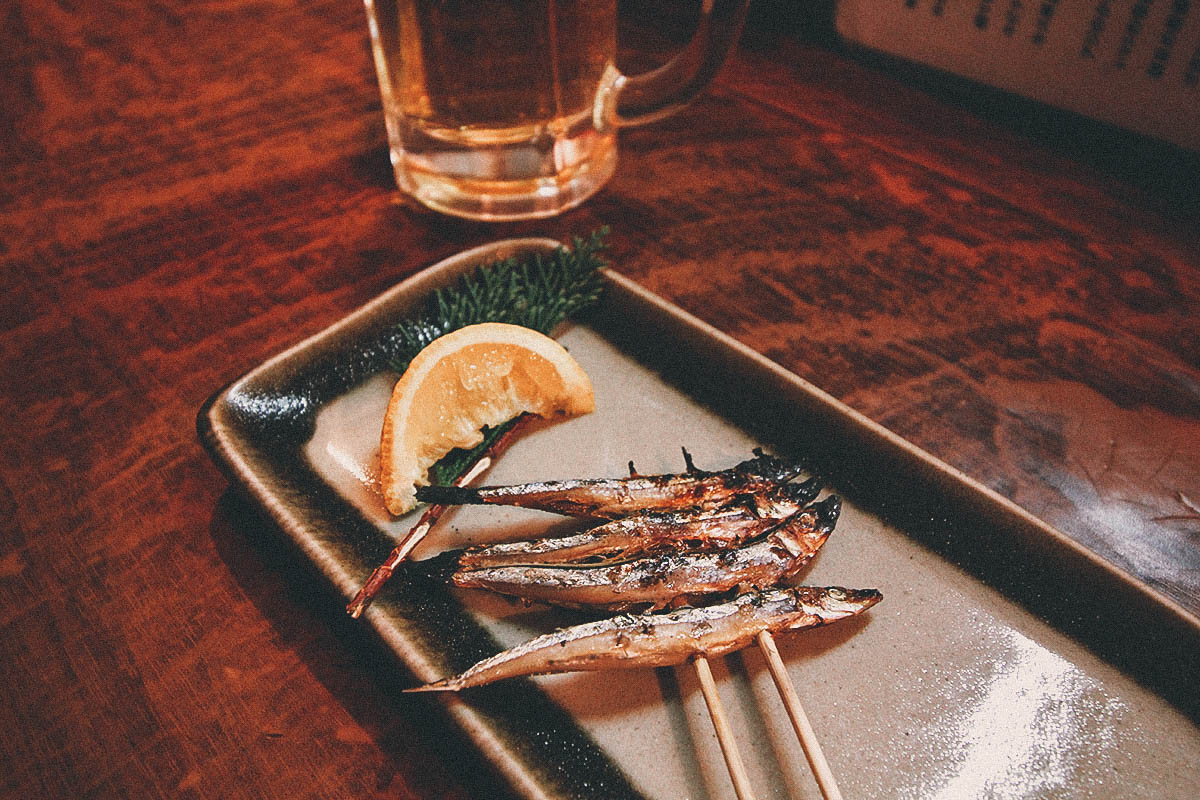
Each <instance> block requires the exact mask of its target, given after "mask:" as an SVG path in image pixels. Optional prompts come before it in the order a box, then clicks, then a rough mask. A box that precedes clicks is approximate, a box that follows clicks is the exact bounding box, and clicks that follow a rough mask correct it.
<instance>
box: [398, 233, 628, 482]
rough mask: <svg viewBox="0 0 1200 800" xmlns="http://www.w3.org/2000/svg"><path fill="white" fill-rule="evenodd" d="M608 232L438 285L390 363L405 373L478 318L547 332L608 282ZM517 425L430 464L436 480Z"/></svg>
mask: <svg viewBox="0 0 1200 800" xmlns="http://www.w3.org/2000/svg"><path fill="white" fill-rule="evenodd" d="M607 236H608V228H607V227H604V228H600V229H598V230H596V231H594V232H592V234H591V235H590V236H589V237H588V238H586V239H582V238H580V237H573V238H572V242H571V247H570V248H569V249H568V248H565V247H558V248H556V249H555V250H554V251H553V252H552V253H550V254H548V255H546V254H543V253H534V254H532V255H529V256H522V257H519V258H518V257H513V258H507V259H504V260H502V261H497V262H494V263H491V264H483V265H481V266H479V267H477V268H476V269H475V270H473V271H472V272H470V273H468V274H466V275H464V276H463V277H462V278H460V279H459V281H458V283H457V284H455V285H453V286H451V287H449V288H446V289H439V290H437V291H436V292H434V294H433V295H432V296H431V297H430V299H429V302H428V304H427V306H426V309H425V312H424V313H423V314H422V315H421V316H419V317H417V318H415V319H411V320H406V321H404V322H402V323H400V324H399V325H398V326H397V329H396V335H397V340H398V341H397V344H398V349H397V352H396V355H395V356H394V357H393V358H392V361H391V363H392V367H393V368H394V369H395V370H396V371H397V372H401V373H402V372H404V370H405V369H407V368H408V365H409V363H410V362H411V361H412V360H413V358H415V357H416V355H417V353H419V352H421V350H423V349H424V348H425V347H426V346H427V345H429V343H430V342H432V341H433V340H434V339H437V338H438V337H439V336H443V335H445V334H447V333H450V332H451V331H455V330H458V329H459V328H464V327H466V326H467V325H475V324H478V323H480V322H507V323H510V324H512V325H521V326H523V327H526V328H533V329H534V330H536V331H540V332H542V333H544V334H547V335H549V333H550V332H551V331H552V330H553V329H554V327H555V326H557V325H558V324H559V323H560V322H563V321H564V320H566V319H568V318H570V317H573V316H575V315H577V314H578V313H579V312H581V311H583V310H584V309H586V308H588V307H590V306H592V305H594V304H595V303H596V302H597V301H598V300H599V299H600V294H601V292H602V290H603V287H604V279H603V277H601V275H600V270H601V268H603V267H605V266H607V262H606V261H605V260H604V258H603V257H602V256H601V253H602V251H603V250H605V249H606V248H607V247H608V244H607V242H606V238H607ZM512 425H513V422H512V421H510V422H507V423H505V424H504V425H499V426H497V427H495V428H490V429H485V430H484V437H483V441H482V442H481V443H480V444H479V445H477V446H476V447H474V448H471V449H470V450H452V451H451V452H450V453H448V454H447V455H446V456H445V457H444V458H442V460H440V461H439V462H438V463H436V464H434V465H433V467H431V468H430V470H429V480H430V482H431V483H435V484H448V483H453V482H454V480H455V479H456V478H457V477H458V476H459V475H461V474H463V473H464V472H466V471H467V470H468V469H469V468H470V467H471V465H472V464H474V463H475V462H476V461H478V460H479V457H480V456H481V455H482V453H483V452H484V451H485V450H486V449H487V448H488V447H489V446H490V445H491V444H492V442H494V441H495V440H496V439H497V438H498V437H499V436H501V435H502V434H503V433H504V432H505V431H506V430H508V429H509V428H510V427H511V426H512Z"/></svg>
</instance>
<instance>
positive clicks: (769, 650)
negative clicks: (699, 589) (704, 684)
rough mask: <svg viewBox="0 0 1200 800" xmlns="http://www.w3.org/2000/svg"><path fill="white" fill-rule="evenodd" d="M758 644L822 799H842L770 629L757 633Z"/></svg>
mask: <svg viewBox="0 0 1200 800" xmlns="http://www.w3.org/2000/svg"><path fill="white" fill-rule="evenodd" d="M758 647H759V649H760V650H762V652H763V655H765V656H766V657H767V669H769V670H770V671H771V677H772V678H773V679H774V680H775V688H776V689H778V690H779V697H780V698H781V699H782V700H783V707H784V708H785V709H787V714H788V719H790V720H791V721H792V728H794V729H795V731H796V736H797V738H799V739H800V747H801V748H802V749H803V750H804V757H805V758H807V759H808V766H809V767H810V768H811V769H812V773H813V777H814V778H816V779H817V786H818V787H819V788H820V789H821V796H822V797H824V798H825V800H842V793H841V792H840V791H838V787H837V781H835V780H834V779H833V771H832V770H830V769H829V762H827V761H826V760H825V754H824V753H823V752H821V745H820V743H819V742H818V741H817V734H816V732H815V731H813V727H812V725H811V724H810V723H809V721H808V715H807V714H805V713H804V706H802V705H800V697H799V695H797V694H796V687H795V686H793V685H792V679H791V676H790V675H788V673H787V668H786V667H785V666H784V664H783V659H782V658H780V656H779V648H778V647H776V646H775V638H774V637H773V636H771V632H770V631H762V632H761V633H759V634H758Z"/></svg>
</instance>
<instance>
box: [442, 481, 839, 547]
mask: <svg viewBox="0 0 1200 800" xmlns="http://www.w3.org/2000/svg"><path fill="white" fill-rule="evenodd" d="M820 491H821V482H820V479H818V478H813V479H811V480H808V481H805V482H804V483H786V484H784V485H782V486H778V487H775V488H774V489H772V490H770V491H769V492H764V493H762V494H759V495H753V496H750V497H747V498H745V501H744V502H739V503H737V504H736V505H731V506H726V507H724V508H718V509H711V510H708V509H694V508H690V509H686V510H671V511H643V512H641V513H638V514H635V515H633V516H631V517H622V518H621V519H616V520H613V521H612V522H606V523H604V524H603V525H599V526H597V527H595V528H591V529H590V530H586V531H583V532H582V533H577V534H575V535H572V536H559V537H555V538H550V539H538V540H535V541H523V542H508V543H505V544H495V545H489V546H485V547H472V548H470V549H469V550H466V551H465V552H463V554H462V555H461V556H460V557H459V562H458V563H459V567H460V568H462V569H484V568H489V567H505V566H549V565H551V564H587V565H588V566H601V565H604V564H613V563H616V562H619V561H626V560H629V559H631V558H634V557H636V556H642V555H647V554H651V553H659V552H662V551H664V550H679V549H681V548H682V549H686V548H689V547H690V548H692V549H696V548H703V549H728V548H731V547H737V546H739V545H741V544H742V543H743V542H746V541H749V540H751V539H754V538H756V537H758V536H761V535H762V534H764V533H767V532H768V531H770V530H771V529H773V528H775V527H776V526H777V525H778V524H779V522H780V521H781V520H784V519H786V518H787V517H790V516H791V515H793V514H795V513H796V512H798V511H800V510H801V509H803V508H804V506H805V504H807V503H810V502H812V501H813V499H814V498H816V496H817V494H818V493H819V492H820Z"/></svg>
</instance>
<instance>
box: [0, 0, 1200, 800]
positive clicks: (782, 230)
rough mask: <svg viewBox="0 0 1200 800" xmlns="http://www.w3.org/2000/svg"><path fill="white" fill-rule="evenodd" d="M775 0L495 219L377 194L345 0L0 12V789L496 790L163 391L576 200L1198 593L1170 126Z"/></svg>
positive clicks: (741, 309)
mask: <svg viewBox="0 0 1200 800" xmlns="http://www.w3.org/2000/svg"><path fill="white" fill-rule="evenodd" d="M661 5H662V4H656V3H631V4H629V6H630V7H629V8H628V9H627V10H628V11H630V12H631V13H632V15H633V17H634V22H633V23H632V24H630V26H629V30H628V31H627V32H626V33H628V35H627V36H626V37H625V50H624V51H623V55H622V57H623V59H625V60H627V62H628V63H629V64H635V65H647V64H653V63H661V60H662V59H663V58H665V57H666V53H667V52H669V49H670V46H671V43H672V42H673V41H675V40H678V38H679V37H680V36H681V35H684V34H686V29H687V26H688V24H689V23H688V16H687V14H686V13H684V12H683V11H682V10H679V9H675V8H674V7H672V8H671V9H670V10H671V14H669V15H668V16H667V17H666V21H665V22H660V23H659V25H658V26H657V30H656V31H655V32H653V33H651V32H650V30H651V26H650V24H649V23H648V20H652V19H655V18H656V17H657V16H658V15H660V13H661V11H662V9H661V7H660V6H661ZM787 5H788V4H783V3H767V4H765V5H764V6H762V7H760V10H758V11H757V12H756V13H755V14H754V15H752V19H751V23H750V27H749V29H748V31H747V34H746V37H745V39H744V41H743V45H742V49H741V51H740V52H739V54H738V55H737V56H736V57H735V58H734V60H733V61H732V62H731V63H730V64H729V65H728V67H727V68H726V70H725V71H724V72H723V73H722V75H721V76H720V78H719V79H718V81H717V83H716V84H715V85H714V87H713V88H712V89H711V90H710V91H709V92H708V93H707V94H706V95H705V96H704V97H703V98H702V99H701V100H699V101H698V102H697V103H695V104H694V105H693V106H691V107H690V108H688V109H687V110H685V111H684V112H683V113H681V114H679V115H677V116H675V117H673V118H671V119H668V120H666V121H663V122H661V123H658V124H655V125H653V126H651V127H647V128H644V129H639V130H634V131H629V132H628V133H627V134H624V135H623V137H622V142H621V146H622V155H621V163H620V165H619V167H618V171H617V174H616V177H615V178H614V179H613V181H612V182H611V184H610V185H609V186H608V187H607V188H606V189H605V190H604V191H602V192H601V193H600V194H599V195H597V196H596V197H595V198H593V199H592V200H591V201H589V202H588V203H587V204H585V205H584V206H583V207H581V208H580V209H577V210H575V211H572V212H570V213H568V214H566V215H564V216H563V217H560V218H557V219H554V220H550V221H545V222H537V223H521V224H511V225H487V224H479V223H469V222H464V221H459V220H453V219H449V218H445V217H439V216H436V215H433V214H431V213H428V212H424V211H422V210H420V209H417V208H414V207H413V206H411V205H410V204H408V203H406V202H405V201H403V200H402V199H401V198H399V197H397V195H396V193H395V190H394V185H393V183H392V178H391V173H390V167H389V164H388V158H387V152H386V147H385V141H384V131H383V122H382V117H381V113H380V107H379V96H378V91H377V89H376V86H375V81H374V75H373V70H372V67H371V61H370V56H369V51H368V47H367V36H366V28H365V24H364V22H365V20H364V15H363V13H362V11H361V9H360V8H359V6H357V5H355V4H347V3H342V2H338V3H334V2H328V0H317V1H316V2H310V3H304V4H295V3H284V2H277V1H276V0H261V1H260V2H254V3H251V2H246V0H215V1H214V2H209V3H203V4H188V3H182V2H178V1H177V0H164V2H157V3H134V2H128V1H127V0H125V1H122V0H114V2H109V3H74V2H66V0H59V2H37V1H36V0H16V2H14V3H11V4H8V5H7V6H6V7H5V9H4V10H3V11H2V12H0V17H2V19H3V25H2V26H0V73H2V74H3V75H4V80H3V81H0V165H2V166H0V169H2V170H3V172H2V180H0V263H2V267H0V359H2V365H0V382H2V386H3V393H2V396H0V403H2V406H0V408H2V409H3V415H4V419H5V421H6V424H5V425H4V431H3V433H0V443H2V445H3V446H2V447H0V512H2V513H3V518H4V520H5V522H4V525H3V531H4V535H3V539H2V547H0V662H2V663H3V665H4V674H5V677H4V680H3V681H0V694H2V695H3V702H2V703H0V763H2V764H4V765H5V766H4V768H3V769H2V770H0V787H2V791H3V794H4V796H6V797H13V798H24V797H33V796H45V797H136V798H150V797H185V798H186V797H214V798H215V797H221V798H230V797H247V798H275V797H279V798H284V797H286V798H303V797H312V798H318V797H320V798H334V797H346V798H350V797H397V798H401V797H402V798H435V797H436V798H442V797H450V798H454V797H488V798H492V797H500V796H503V793H502V792H503V790H502V789H501V788H500V787H499V786H498V785H496V783H495V781H494V780H493V779H492V778H491V777H490V776H489V775H487V774H486V769H485V768H484V767H483V766H482V764H481V762H480V760H479V759H478V758H476V757H475V756H474V755H472V754H471V753H470V752H468V751H465V750H464V749H463V748H462V746H461V745H459V744H457V743H456V739H455V738H454V737H453V736H449V735H447V734H446V732H445V730H444V729H443V728H441V727H439V726H438V725H437V724H433V725H430V724H429V723H428V722H427V719H426V713H427V714H428V715H429V716H431V717H432V716H435V715H436V711H435V708H436V706H435V705H434V704H430V705H428V706H414V705H413V704H412V702H410V701H409V700H408V699H407V698H406V699H405V701H404V702H403V703H401V702H400V701H398V700H397V698H396V694H397V692H398V690H399V689H400V688H402V687H403V686H404V685H405V683H404V678H403V676H399V675H396V674H395V672H394V670H393V669H391V662H390V660H389V658H388V657H387V655H386V653H384V652H383V651H382V649H381V648H379V647H378V646H376V645H375V644H374V643H373V642H372V641H371V640H370V639H369V638H368V637H367V636H366V635H365V634H364V633H363V632H362V630H361V628H360V627H359V626H356V625H355V624H353V623H352V622H350V621H349V620H347V619H345V618H344V616H343V615H342V614H341V612H340V608H339V605H338V602H337V599H336V598H332V597H329V596H326V595H325V594H324V593H323V591H322V590H321V588H320V586H319V585H317V584H316V583H315V582H314V581H313V580H312V579H311V578H310V577H309V576H308V575H307V574H305V573H303V572H300V571H298V570H297V569H296V566H295V564H294V562H293V560H292V559H291V558H289V557H288V556H287V555H286V554H284V553H281V552H277V551H276V550H275V549H274V547H273V546H272V545H271V544H270V543H269V542H270V541H271V540H270V537H268V536H261V535H260V533H261V532H262V529H264V528H266V527H267V526H268V523H267V522H266V521H265V520H264V519H263V518H262V517H260V516H259V515H258V514H257V512H256V511H255V509H254V508H253V507H252V506H250V505H249V504H248V503H247V502H246V501H244V500H243V499H242V498H241V497H239V496H238V495H236V494H235V493H233V492H231V491H229V490H228V489H227V486H226V483H225V481H224V479H223V478H222V477H221V475H220V474H219V472H218V471H217V470H216V469H215V468H214V467H213V465H212V464H211V463H210V461H209V460H208V458H207V456H206V455H205V454H204V452H203V450H202V449H201V447H200V445H199V443H198V442H197V440H196V436H195V432H194V418H195V414H196V411H197V410H198V408H199V407H200V405H201V403H202V402H203V401H204V400H205V398H206V397H208V396H209V395H210V394H211V393H212V392H214V391H215V390H217V389H218V388H220V387H221V386H222V385H224V384H225V383H227V382H228V381H230V380H232V379H234V378H235V377H237V376H238V375H239V374H241V373H242V372H244V371H245V370H247V369H249V368H250V367H252V366H254V365H256V364H258V363H259V362H260V361H262V360H263V359H265V358H267V357H268V356H270V355H272V354H274V353H276V352H278V351H279V350H281V349H283V348H285V347H287V346H288V345H290V344H293V343H295V342H296V341H298V340H299V339H301V338H302V337H304V336H305V335H307V334H310V333H313V332H316V331H318V330H320V329H321V328H323V327H324V326H326V325H328V324H330V323H332V322H334V321H335V320H337V319H338V318H339V317H341V316H342V315H344V314H345V313H346V312H348V311H350V310H352V309H354V308H355V307H357V306H358V305H360V304H362V303H363V302H365V301H367V300H369V299H371V298H372V297H373V296H375V295H376V294H378V293H379V292H381V291H382V290H384V289H385V288H387V287H389V286H391V285H393V284H394V283H396V282H397V281H399V280H401V279H402V278H404V277H405V276H407V275H410V274H412V273H413V272H415V271H416V270H419V269H420V268H422V267H423V266H425V265H428V264H430V263H432V262H433V261H436V260H437V259H439V258H441V257H444V256H446V255H449V254H451V253H453V252H455V251H457V250H459V249H462V248H464V247H468V246H471V245H475V244H479V243H483V242H486V241H489V240H491V239H495V238H501V237H506V236H511V235H518V234H547V235H551V236H555V237H559V238H564V237H567V236H569V235H571V234H573V233H586V232H587V231H590V230H592V229H593V228H595V227H597V226H599V225H609V226H610V227H611V228H612V236H611V241H612V243H613V248H612V252H611V255H612V259H613V262H614V266H615V268H616V269H617V270H619V271H620V272H622V273H624V274H626V275H628V276H630V277H632V278H634V279H635V280H637V281H638V282H640V283H642V284H643V285H645V286H646V287H648V288H649V289H651V290H653V291H655V292H658V293H660V294H662V295H664V296H665V297H667V298H669V299H671V300H673V301H675V302H677V303H678V304H679V305H681V306H682V307H684V308H685V309H687V310H689V311H691V312H693V313H695V314H697V315H698V316H700V317H701V318H703V319H705V320H706V321H708V322H710V323H712V324H714V325H716V326H717V327H718V328H720V329H722V330H724V331H726V332H728V333H730V334H732V335H733V336H735V337H736V338H738V339H740V340H741V341H743V342H745V343H747V344H749V345H750V346H752V347H754V348H756V349H758V350H759V351H760V352H762V353H764V354H766V355H767V356H769V357H770V358H772V359H774V360H776V361H778V362H779V363H780V364H782V365H783V366H785V367H787V368H788V369H791V370H793V371H795V372H796V373H798V374H799V375H801V376H803V377H805V378H807V379H809V380H811V381H813V382H814V383H816V384H817V385H818V386H820V387H822V388H824V389H826V390H827V391H829V392H831V393H832V394H834V395H835V396H836V397H838V398H840V399H841V400H844V401H845V402H847V403H849V404H850V405H851V406H853V407H854V408H856V409H858V410H859V411H861V412H863V413H864V414H866V415H867V416H869V417H871V418H873V419H875V420H877V421H879V422H881V423H883V424H884V425H885V426H887V427H889V428H891V429H892V430H894V431H895V432H897V433H899V434H900V435H902V436H904V437H907V438H908V439H910V440H911V441H913V442H914V443H916V444H917V445H919V446H920V447H923V448H925V449H927V450H929V451H930V452H932V453H933V454H935V455H937V456H939V457H941V458H942V459H944V460H946V461H947V462H949V463H950V464H952V465H954V466H956V467H958V468H959V469H961V470H963V471H964V472H965V473H967V474H968V475H971V476H972V477H974V478H977V479H978V480H980V481H982V482H983V483H984V484H986V485H988V486H990V487H991V488H993V489H995V490H997V491H998V492H1000V493H1001V494H1003V495H1005V496H1007V497H1009V498H1011V499H1013V500H1014V501H1016V502H1017V503H1018V504H1020V505H1022V506H1023V507H1025V508H1026V509H1028V510H1029V511H1031V512H1033V513H1034V514H1036V515H1039V516H1041V517H1042V518H1044V519H1045V520H1047V521H1048V522H1050V523H1052V524H1054V525H1056V526H1058V527H1059V528H1061V529H1062V530H1064V531H1066V532H1067V533H1068V534H1069V535H1071V536H1072V537H1074V538H1076V539H1077V540H1079V541H1080V542H1082V543H1084V544H1085V545H1087V546H1088V547H1090V548H1092V549H1093V550H1095V551H1096V552H1097V553H1099V554H1100V555H1102V556H1103V557H1104V558H1106V559H1108V560H1110V561H1111V562H1112V563H1114V564H1116V565H1118V566H1120V567H1122V568H1123V569H1125V570H1128V571H1129V572H1131V573H1133V574H1135V575H1137V576H1139V577H1140V578H1142V579H1144V580H1145V581H1146V582H1148V583H1149V584H1150V585H1151V586H1153V587H1155V588H1156V589H1158V590H1159V591H1161V592H1163V593H1164V594H1166V595H1167V596H1169V597H1171V598H1172V599H1173V600H1174V601H1176V602H1178V603H1179V604H1181V605H1182V606H1183V607H1185V608H1187V609H1189V610H1190V611H1192V612H1193V613H1200V510H1198V509H1197V506H1200V233H1198V231H1200V213H1198V203H1200V201H1198V200H1197V195H1198V193H1200V189H1197V187H1198V186H1200V183H1198V182H1197V176H1198V175H1200V170H1197V169H1196V159H1195V157H1194V155H1190V154H1187V153H1182V152H1178V151H1173V150H1171V149H1170V148H1167V147H1164V146H1161V145H1157V144H1155V143H1153V142H1147V141H1144V140H1140V139H1137V138H1135V137H1131V136H1127V135H1125V134H1121V133H1119V132H1116V131H1113V130H1111V129H1107V128H1105V127H1103V126H1098V125H1092V124H1090V123H1086V122H1084V121H1081V120H1077V119H1073V118H1069V117H1067V116H1065V115H1058V114H1054V113H1050V112H1046V111H1045V110H1043V109H1040V108H1037V107H1035V106H1032V105H1030V104H1024V103H1021V102H1020V101H1015V100H1013V99H1012V98H1006V97H1003V96H1000V95H998V94H996V93H990V92H987V91H982V90H978V89H975V88H973V87H970V86H967V85H965V84H960V83H957V82H955V81H953V80H950V79H946V78H944V77H943V76H938V75H936V74H933V73H928V72H923V71H920V70H916V69H913V68H911V67H906V66H904V65H902V64H897V63H893V62H890V61H888V60H886V59H882V58H879V57H876V56H872V55H871V54H866V53H859V52H855V51H853V50H852V49H849V48H847V47H845V46H842V45H840V44H839V43H838V42H837V41H836V40H835V39H833V38H831V37H829V36H828V33H827V30H828V26H827V24H825V23H823V22H822V21H821V19H820V18H819V16H818V17H817V18H813V19H808V18H807V17H801V16H798V12H795V11H794V10H793V11H789V9H788V8H786V7H785V6H787ZM681 8H690V5H689V4H683V5H682V6H681ZM414 708H420V709H424V711H423V712H422V713H419V714H414V713H413V709H414Z"/></svg>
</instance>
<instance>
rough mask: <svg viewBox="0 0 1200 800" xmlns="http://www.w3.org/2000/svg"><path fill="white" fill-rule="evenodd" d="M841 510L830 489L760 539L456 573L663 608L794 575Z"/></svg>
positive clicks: (490, 585)
mask: <svg viewBox="0 0 1200 800" xmlns="http://www.w3.org/2000/svg"><path fill="white" fill-rule="evenodd" d="M840 509H841V501H840V500H839V499H838V498H837V497H836V496H833V495H831V496H829V497H827V498H825V499H824V500H822V501H821V502H819V503H815V504H813V505H812V506H809V507H808V508H806V509H804V510H802V511H799V512H797V513H796V514H793V515H792V516H790V517H788V518H787V519H785V520H783V521H782V522H779V523H777V524H776V525H777V527H776V528H775V529H774V530H772V531H771V532H770V533H768V534H767V535H766V536H765V537H764V538H762V539H760V540H757V541H754V542H752V543H750V544H746V545H743V546H742V547H737V548H733V549H728V550H717V551H701V552H686V551H685V552H675V553H663V554H659V555H653V556H647V557H643V558H635V559H633V560H631V561H623V562H620V563H616V564H611V565H602V566H591V565H583V566H576V565H551V566H510V567H489V568H485V569H460V570H458V571H457V572H455V573H454V576H453V580H454V583H455V584H456V585H458V586H463V587H472V588H480V589H490V590H491V591H494V592H499V593H501V594H509V595H516V596H518V597H522V598H524V599H526V600H536V601H540V602H543V603H550V604H551V605H557V606H566V607H568V608H606V609H610V610H615V611H624V610H627V609H630V608H634V607H644V606H649V607H650V608H664V607H665V606H667V605H668V604H670V603H672V602H674V601H676V600H677V599H687V598H689V597H694V596H699V595H705V594H718V593H721V592H726V591H729V590H730V589H735V588H738V587H742V588H748V587H764V586H772V585H774V584H777V583H779V582H780V581H783V580H786V579H788V578H790V577H792V576H794V575H795V574H796V573H797V572H799V570H800V568H801V567H803V566H804V565H805V564H807V563H808V562H809V560H811V559H812V557H813V556H814V555H816V552H817V550H819V549H820V547H821V545H823V544H824V543H825V540H826V539H827V538H828V537H829V534H830V532H831V531H832V530H833V527H834V525H835V524H836V522H837V517H838V513H839V511H840Z"/></svg>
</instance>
